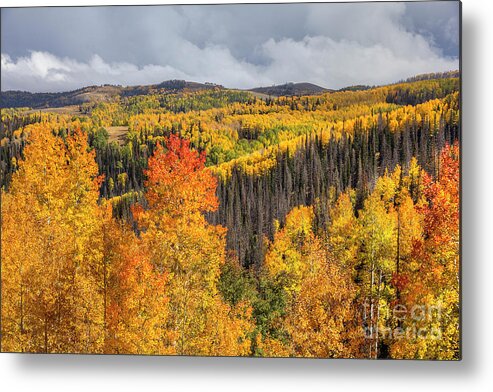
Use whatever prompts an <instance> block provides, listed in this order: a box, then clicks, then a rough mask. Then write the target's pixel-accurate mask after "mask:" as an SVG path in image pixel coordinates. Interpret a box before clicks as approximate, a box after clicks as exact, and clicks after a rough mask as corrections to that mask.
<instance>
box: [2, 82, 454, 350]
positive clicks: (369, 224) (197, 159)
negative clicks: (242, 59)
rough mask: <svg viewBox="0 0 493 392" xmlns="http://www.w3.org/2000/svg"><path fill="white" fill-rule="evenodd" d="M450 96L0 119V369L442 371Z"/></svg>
mask: <svg viewBox="0 0 493 392" xmlns="http://www.w3.org/2000/svg"><path fill="white" fill-rule="evenodd" d="M455 90H456V80H455V79H451V80H445V79H444V80H442V81H433V80H431V81H416V82H415V83H414V84H413V83H410V84H398V85H395V86H387V87H381V88H380V87H379V88H375V89H370V90H367V91H348V92H337V93H331V94H325V95H323V96H317V97H290V98H288V97H280V98H276V99H270V98H269V99H268V100H267V99H266V100H260V99H257V98H255V97H253V96H250V95H249V94H246V93H235V92H220V91H215V90H214V91H212V92H203V93H196V94H188V93H186V94H183V95H169V96H159V95H149V96H145V97H144V96H143V97H129V98H126V100H125V101H122V102H114V103H105V104H100V105H98V106H95V107H93V108H85V109H84V110H87V111H89V114H87V115H84V116H79V117H77V116H76V118H72V117H70V116H57V115H55V114H53V113H40V114H39V115H33V114H23V112H22V111H19V112H17V111H15V110H13V111H8V112H6V114H5V115H3V117H2V124H6V125H7V127H8V128H9V129H10V131H9V132H10V133H9V136H8V137H6V138H3V139H2V145H1V146H0V147H1V148H2V149H1V150H0V152H1V153H2V154H3V155H2V166H1V169H2V173H7V174H8V176H7V177H5V180H4V179H2V184H3V188H2V193H1V196H2V200H1V201H2V204H1V218H2V237H1V252H2V276H1V283H2V288H1V289H2V293H1V294H2V307H1V318H2V331H1V333H2V337H1V343H2V350H3V351H11V352H45V353H66V352H70V353H111V354H149V355H151V354H152V355H214V356H218V355H219V356H269V357H288V356H291V357H328V358H371V359H377V358H413V359H459V358H460V352H459V343H460V336H459V335H460V331H459V316H460V302H459V289H460V287H459V283H460V260H459V253H460V252H459V251H460V246H459V245H460V238H459V218H460V213H459V207H460V194H459V182H460V165H459V159H460V151H459V146H458V143H457V140H456V139H457V132H458V131H457V126H458V125H457V124H458V92H457V91H455ZM429 94H431V95H432V96H429ZM122 124H123V125H125V126H128V128H129V129H128V135H127V136H126V140H125V142H124V143H122V145H118V143H116V142H112V143H109V142H108V133H107V131H106V130H105V128H104V127H109V126H111V125H122ZM7 152H8V154H11V155H8V154H7ZM5 154H7V155H8V157H9V159H8V161H7V160H4V159H3V157H4V156H7V155H5ZM396 309H397V311H398V312H396Z"/></svg>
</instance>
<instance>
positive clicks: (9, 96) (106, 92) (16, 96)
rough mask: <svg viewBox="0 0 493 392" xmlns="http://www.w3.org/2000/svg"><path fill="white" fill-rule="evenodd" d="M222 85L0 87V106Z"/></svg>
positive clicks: (79, 101) (101, 99)
mask: <svg viewBox="0 0 493 392" xmlns="http://www.w3.org/2000/svg"><path fill="white" fill-rule="evenodd" d="M214 88H223V87H222V86H220V85H216V84H213V83H205V84H203V83H196V82H187V81H184V80H168V81H165V82H162V83H160V84H154V85H148V86H129V87H122V86H114V85H109V84H105V85H102V86H88V87H83V88H80V89H78V90H74V91H68V92H61V93H30V92H27V91H2V92H1V94H0V107H3V108H7V107H31V108H35V109H41V108H48V107H49V108H55V107H61V106H70V105H80V104H83V103H85V102H109V101H112V100H114V99H115V98H117V97H119V96H123V97H126V96H133V95H146V94H151V93H164V92H177V91H191V92H192V91H198V90H209V89H214Z"/></svg>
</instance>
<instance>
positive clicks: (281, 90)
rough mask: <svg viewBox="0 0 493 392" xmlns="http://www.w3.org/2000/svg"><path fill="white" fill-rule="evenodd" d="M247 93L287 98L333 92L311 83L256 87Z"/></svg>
mask: <svg viewBox="0 0 493 392" xmlns="http://www.w3.org/2000/svg"><path fill="white" fill-rule="evenodd" d="M248 91H252V92H255V93H260V94H265V95H272V96H275V97H280V96H283V95H285V96H286V95H287V96H292V95H296V96H300V95H317V94H323V93H327V92H330V91H333V90H329V89H327V88H324V87H320V86H317V85H316V84H313V83H286V84H280V85H274V86H269V87H256V88H252V89H250V90H248Z"/></svg>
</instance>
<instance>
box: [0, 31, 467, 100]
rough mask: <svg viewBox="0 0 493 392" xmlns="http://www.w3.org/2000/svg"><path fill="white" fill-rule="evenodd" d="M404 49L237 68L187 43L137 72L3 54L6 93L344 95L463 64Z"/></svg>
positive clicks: (273, 57) (312, 45)
mask: <svg viewBox="0 0 493 392" xmlns="http://www.w3.org/2000/svg"><path fill="white" fill-rule="evenodd" d="M408 34H409V33H408ZM403 44H404V41H403ZM405 44H406V46H407V47H406V48H405V50H402V48H399V50H395V49H393V48H392V47H390V46H385V45H384V44H381V43H375V44H372V45H369V46H365V45H363V44H361V43H359V42H357V41H348V40H344V39H343V40H339V41H336V40H334V39H332V38H329V37H325V36H314V37H309V36H307V37H305V38H304V39H302V40H299V41H295V40H293V39H282V40H278V41H276V40H273V39H270V40H268V41H266V42H265V43H263V45H261V46H260V48H259V50H260V52H262V55H263V56H264V57H265V58H266V59H268V63H267V64H266V65H256V64H252V63H249V62H246V61H244V60H238V59H237V58H235V57H234V56H233V55H232V54H231V53H230V51H229V49H228V48H226V47H223V46H218V45H212V46H206V47H204V48H199V47H197V46H195V45H193V44H192V43H190V42H188V41H183V43H182V47H181V48H179V49H176V53H177V55H178V56H180V57H181V59H180V60H179V61H177V62H175V64H174V65H169V64H168V65H158V64H148V65H145V66H143V67H139V66H137V65H135V64H131V63H127V62H117V63H109V62H106V61H105V60H104V59H103V58H102V57H100V56H99V55H94V56H93V57H92V58H90V59H89V60H88V61H87V62H81V61H76V60H74V59H70V58H60V57H57V56H54V55H52V54H50V53H47V52H39V51H32V52H31V53H30V55H29V56H26V57H20V58H18V59H16V60H13V59H12V58H11V57H10V56H9V55H7V54H2V57H1V70H2V71H1V78H2V89H3V90H28V91H36V92H40V91H66V90H71V89H76V88H79V87H82V86H87V85H93V84H105V83H110V84H122V85H137V84H153V83H159V82H162V81H164V80H168V79H185V80H193V81H199V82H205V81H209V82H215V83H220V84H223V85H225V86H228V87H238V88H251V87H254V86H259V85H264V86H265V85H271V84H276V83H285V82H289V81H308V82H312V83H317V84H320V85H322V86H325V87H330V88H340V87H343V86H347V85H351V84H383V83H389V82H393V81H397V80H399V79H402V78H405V77H408V76H411V75H415V74H419V73H425V72H435V71H446V70H452V69H456V68H457V67H458V60H457V59H452V58H445V57H442V56H440V55H439V54H438V53H437V52H436V51H435V50H434V49H433V47H431V46H430V45H429V44H427V42H426V41H425V40H424V39H423V38H422V37H421V36H418V35H412V36H411V37H407V42H405Z"/></svg>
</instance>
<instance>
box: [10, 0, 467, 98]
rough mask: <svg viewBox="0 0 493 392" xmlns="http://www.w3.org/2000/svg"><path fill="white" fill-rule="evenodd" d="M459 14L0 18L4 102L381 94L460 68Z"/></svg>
mask: <svg viewBox="0 0 493 392" xmlns="http://www.w3.org/2000/svg"><path fill="white" fill-rule="evenodd" d="M458 28H459V25H458V3H457V2H424V3H413V4H411V3H359V4H347V3H345V4H341V3H339V4H289V5H287V4H284V5H274V4H267V5H232V6H231V5H229V6H228V5H224V6H158V7H87V8H30V9H3V10H2V63H1V66H2V68H1V78H2V90H8V89H21V90H30V91H61V90H67V89H73V88H78V87H81V86H84V85H88V84H102V83H117V84H123V85H132V84H147V83H157V82H160V81H162V80H166V79H174V78H179V79H187V80H196V81H210V82H216V83H221V84H224V85H226V86H229V87H240V88H244V87H253V86H257V85H269V84H274V83H284V82H287V81H309V82H313V83H317V84H320V85H323V86H326V87H331V88H338V87H343V86H346V85H350V84H359V83H364V84H381V83H387V82H392V81H395V80H398V79H401V78H404V77H407V76H411V75H414V74H418V73H423V72H434V71H445V70H450V69H456V68H457V67H458V58H457V56H458V40H459V35H458Z"/></svg>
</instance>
